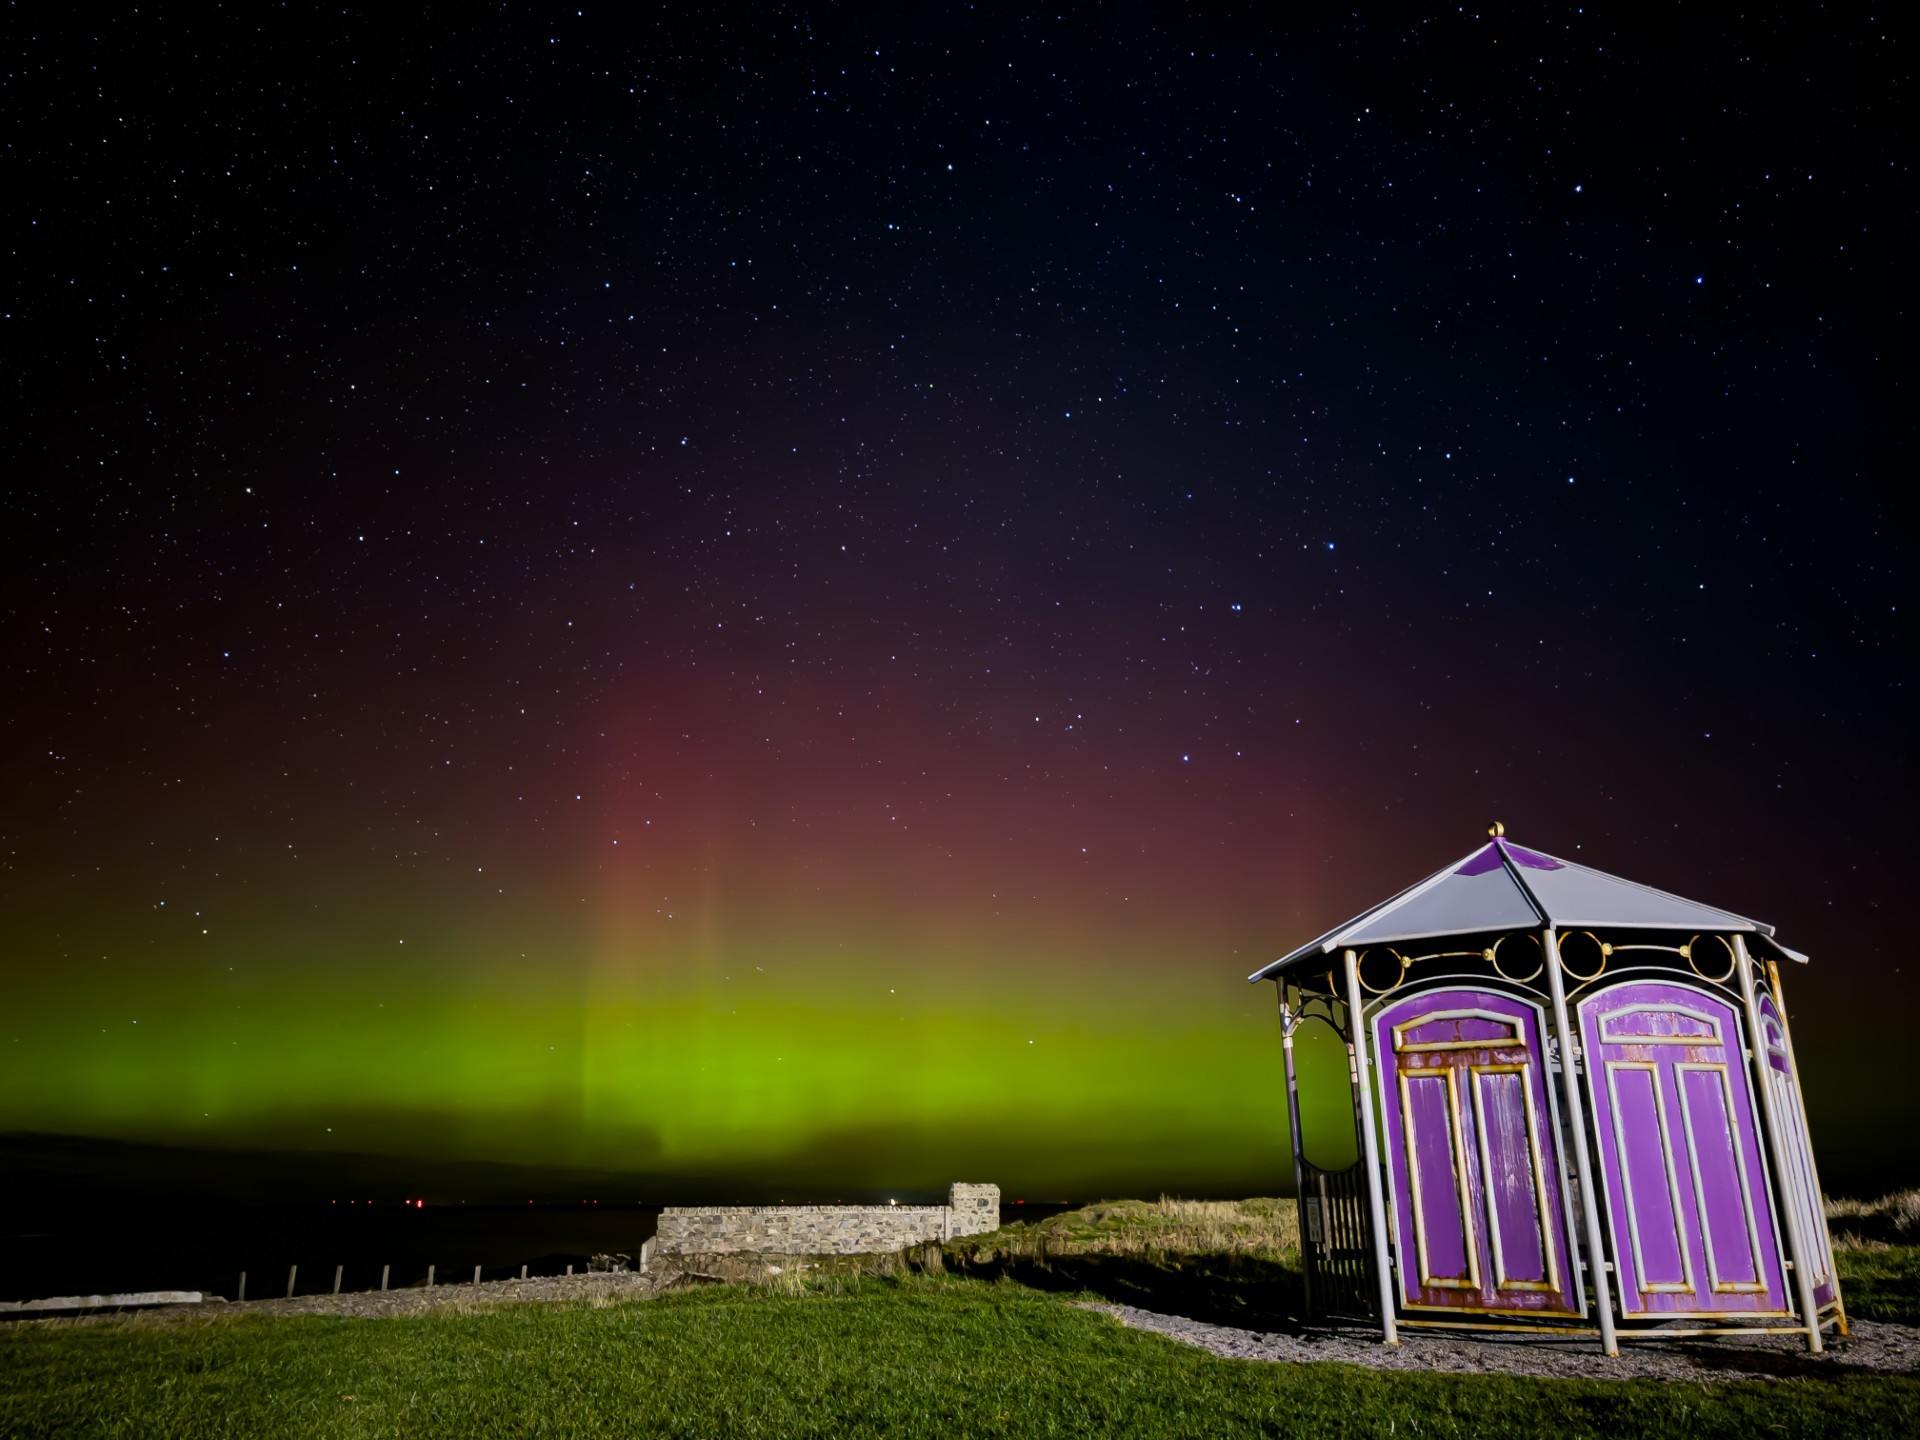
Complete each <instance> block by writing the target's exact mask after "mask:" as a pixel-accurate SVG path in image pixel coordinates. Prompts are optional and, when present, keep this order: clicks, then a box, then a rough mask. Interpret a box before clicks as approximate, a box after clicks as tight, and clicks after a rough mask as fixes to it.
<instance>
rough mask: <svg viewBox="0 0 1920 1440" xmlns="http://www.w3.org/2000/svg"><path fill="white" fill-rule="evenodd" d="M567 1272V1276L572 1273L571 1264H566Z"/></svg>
mask: <svg viewBox="0 0 1920 1440" xmlns="http://www.w3.org/2000/svg"><path fill="white" fill-rule="evenodd" d="M567 1274H568V1275H569V1276H571V1275H572V1274H573V1266H571V1265H569V1266H567Z"/></svg>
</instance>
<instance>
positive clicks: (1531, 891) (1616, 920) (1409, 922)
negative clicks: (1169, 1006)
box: [1247, 835, 1807, 980]
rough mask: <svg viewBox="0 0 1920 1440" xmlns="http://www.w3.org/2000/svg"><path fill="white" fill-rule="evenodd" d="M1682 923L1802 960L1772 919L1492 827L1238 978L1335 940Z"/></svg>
mask: <svg viewBox="0 0 1920 1440" xmlns="http://www.w3.org/2000/svg"><path fill="white" fill-rule="evenodd" d="M1547 925H1553V926H1555V927H1557V928H1560V929H1602V928H1604V929H1608V930H1689V931H1693V932H1696V933H1706V932H1708V931H1715V932H1718V933H1720V934H1723V935H1724V934H1731V933H1734V932H1740V933H1743V934H1748V935H1752V936H1754V937H1755V938H1756V940H1757V941H1758V942H1759V943H1760V947H1761V948H1763V949H1764V950H1766V951H1768V952H1769V953H1778V954H1780V955H1783V956H1785V957H1787V958H1788V959H1791V960H1798V961H1801V962H1802V963H1804V962H1805V961H1806V958H1807V957H1806V956H1804V955H1802V954H1800V953H1799V952H1798V951H1794V950H1789V949H1787V948H1786V947H1785V946H1784V945H1781V944H1780V943H1779V942H1778V941H1776V940H1774V939H1773V927H1772V926H1771V925H1767V924H1763V923H1762V922H1760V921H1758V920H1750V919H1748V918H1747V917H1746V916H1744V915H1736V914H1734V913H1733V912H1732V911H1731V910H1718V909H1715V908H1714V907H1713V906H1711V905H1702V904H1700V903H1699V902H1698V901H1695V900H1683V899H1681V898H1680V897H1679V896H1678V895H1669V894H1668V893H1667V892H1666V891H1664V890H1655V889H1653V888H1652V887H1650V886H1647V885H1640V884H1637V883H1635V882H1634V881H1632V880H1622V879H1621V878H1620V877H1619V876H1617V875H1609V874H1607V873H1606V872H1604V871H1601V870H1594V869H1591V868H1589V867H1588V866H1585V865H1576V864H1575V863H1574V862H1573V861H1571V860H1560V859H1557V858H1555V857H1554V856H1552V855H1544V854H1542V853H1541V852H1540V851H1538V850H1528V849H1525V848H1523V847H1522V846H1519V845H1515V844H1513V843H1511V842H1510V841H1508V840H1506V839H1505V838H1503V837H1502V836H1499V835H1496V836H1495V837H1494V838H1493V839H1492V840H1491V841H1489V842H1488V843H1487V844H1485V845H1483V846H1481V847H1480V848H1479V849H1478V850H1475V851H1474V852H1473V853H1472V854H1470V855H1467V856H1464V857H1463V858H1461V859H1459V860H1456V861H1455V862H1454V863H1453V864H1451V865H1449V866H1447V867H1446V868H1445V869H1443V870H1437V871H1435V872H1434V873H1433V874H1431V875H1429V876H1428V877H1427V878H1426V879H1424V880H1422V881H1421V882H1420V883H1419V884H1418V885H1415V886H1412V887H1411V888H1409V889H1406V890H1402V891H1401V892H1400V893H1399V894H1398V895H1395V896H1394V897H1393V898H1392V899H1390V900H1385V901H1382V902H1381V903H1380V904H1378V905H1376V906H1374V907H1373V908H1372V909H1371V910H1367V911H1363V912H1362V913H1361V914H1359V915H1356V916H1354V917H1353V919H1351V920H1349V921H1348V922H1347V923H1346V924H1344V925H1342V926H1340V927H1338V928H1337V929H1334V930H1329V931H1328V932H1327V933H1326V934H1324V935H1322V936H1321V937H1320V938H1319V939H1317V940H1313V941H1309V942H1308V943H1307V944H1305V945H1302V946H1301V947H1300V948H1299V949H1298V950H1295V951H1294V952H1293V953H1292V954H1290V955H1284V956H1282V957H1281V958H1280V959H1278V960H1275V961H1274V962H1273V963H1272V964H1270V965H1265V966H1262V967H1261V968H1260V969H1259V970H1256V971H1255V972H1254V973H1253V974H1251V975H1249V976H1248V977H1247V978H1248V979H1249V980H1268V979H1271V978H1273V976H1275V975H1276V974H1278V973H1279V972H1280V971H1282V970H1284V969H1285V968H1286V967H1287V966H1289V965H1291V964H1293V963H1294V962H1295V961H1297V960H1305V959H1307V958H1309V957H1311V956H1314V955H1326V954H1330V953H1332V952H1333V951H1335V950H1342V949H1347V948H1349V947H1351V948H1353V949H1362V948H1364V947H1366V946H1368V945H1389V944H1397V943H1399V942H1401V941H1405V940H1433V939H1438V938H1441V937H1443V936H1447V935H1484V934H1490V933H1493V932H1497V931H1501V930H1532V929H1537V928H1541V927H1544V926H1547Z"/></svg>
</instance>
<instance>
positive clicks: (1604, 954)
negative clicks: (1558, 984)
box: [1554, 930, 1613, 985]
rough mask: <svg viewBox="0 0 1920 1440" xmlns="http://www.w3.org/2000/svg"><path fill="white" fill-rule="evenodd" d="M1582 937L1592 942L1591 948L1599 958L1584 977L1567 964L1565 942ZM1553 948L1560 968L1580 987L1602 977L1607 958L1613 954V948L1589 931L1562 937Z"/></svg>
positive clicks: (1575, 932) (1605, 969) (1605, 968)
mask: <svg viewBox="0 0 1920 1440" xmlns="http://www.w3.org/2000/svg"><path fill="white" fill-rule="evenodd" d="M1583 935H1584V936H1585V937H1586V938H1587V939H1588V940H1590V941H1592V942H1593V947H1594V949H1595V950H1596V951H1597V952H1598V953H1599V956H1600V963H1599V964H1598V965H1596V966H1594V968H1593V969H1592V970H1591V971H1590V972H1588V973H1587V974H1584V975H1583V974H1581V973H1580V972H1579V971H1578V970H1576V969H1574V968H1573V966H1571V965H1569V964H1568V963H1567V942H1568V941H1569V940H1577V939H1579V938H1580V937H1581V936H1583ZM1554 948H1555V949H1557V950H1558V951H1559V952H1560V968H1561V969H1562V970H1564V971H1566V972H1567V974H1568V975H1569V976H1571V977H1572V978H1573V979H1574V980H1575V981H1577V982H1578V983H1579V984H1582V985H1585V984H1586V983H1587V982H1588V981H1589V980H1598V979H1599V978H1600V977H1601V976H1602V975H1604V974H1606V973H1607V960H1608V957H1610V956H1611V955H1612V954H1613V946H1611V945H1609V944H1607V942H1606V941H1604V940H1602V939H1601V938H1600V937H1599V936H1598V935H1596V934H1594V933H1593V932H1592V931H1591V930H1575V931H1574V932H1573V933H1572V934H1570V935H1562V936H1560V937H1559V938H1558V939H1557V940H1556V941H1555V942H1554Z"/></svg>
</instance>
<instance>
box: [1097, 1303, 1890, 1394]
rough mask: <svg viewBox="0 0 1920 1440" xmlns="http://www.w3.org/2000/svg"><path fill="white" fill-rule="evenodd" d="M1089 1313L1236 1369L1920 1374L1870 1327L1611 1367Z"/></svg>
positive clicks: (1569, 1357) (1586, 1347)
mask: <svg viewBox="0 0 1920 1440" xmlns="http://www.w3.org/2000/svg"><path fill="white" fill-rule="evenodd" d="M1087 1308H1089V1309H1091V1310H1098V1311H1101V1312H1103V1313H1104V1314H1107V1315H1111V1316H1113V1318H1114V1319H1116V1320H1118V1321H1119V1322H1120V1323H1121V1324H1122V1325H1127V1326H1130V1327H1132V1328H1133V1329H1136V1330H1149V1331H1152V1332H1153V1333H1154V1334H1156V1335H1165V1336H1168V1337H1169V1338H1171V1339H1174V1340H1179V1341H1182V1342H1184V1343H1186V1344H1188V1345H1197V1346H1199V1347H1200V1348H1201V1349H1202V1350H1210V1351H1212V1352H1213V1353H1214V1354H1215V1355H1222V1356H1225V1357H1227V1358H1228V1359H1232V1360H1284V1361H1290V1362H1296V1363H1302V1362H1305V1363H1310V1362H1313V1361H1316V1360H1337V1361H1341V1362H1343V1363H1345V1364H1348V1365H1366V1366H1369V1367H1371V1368H1373V1369H1376V1370H1430V1371H1441V1372H1451V1373H1454V1374H1460V1375H1488V1374H1501V1375H1535V1376H1543V1377H1547V1378H1553V1379H1574V1378H1577V1379H1583V1380H1638V1379H1648V1380H1747V1379H1754V1378H1766V1379H1783V1378H1794V1377H1815V1376H1818V1377H1823V1378H1835V1377H1837V1376H1840V1375H1843V1374H1847V1373H1850V1372H1860V1371H1873V1372H1877V1373H1880V1374H1893V1375H1900V1374H1908V1375H1910V1374H1915V1373H1920V1329H1914V1328H1912V1327H1910V1326H1906V1325H1880V1324H1875V1323H1874V1322H1873V1321H1870V1320H1855V1321H1854V1322H1853V1335H1852V1337H1851V1338H1850V1339H1846V1340H1841V1339H1837V1338H1835V1337H1833V1336H1832V1335H1831V1334H1829V1336H1828V1337H1827V1349H1826V1351H1825V1352H1824V1353H1822V1354H1819V1355H1809V1354H1808V1353H1807V1348H1806V1341H1805V1340H1804V1339H1803V1338H1799V1337H1795V1336H1791V1335H1747V1336H1729V1337H1727V1338H1725V1339H1720V1340H1706V1339H1674V1340H1636V1341H1628V1342H1626V1343H1625V1344H1623V1345H1621V1347H1620V1355H1619V1357H1618V1358H1617V1359H1611V1360H1610V1359H1608V1358H1607V1357H1606V1356H1604V1355H1602V1354H1601V1353H1600V1351H1599V1348H1598V1346H1597V1344H1596V1343H1595V1342H1594V1341H1592V1340H1572V1339H1569V1340H1564V1341H1562V1340H1551V1339H1538V1338H1534V1337H1517V1338H1509V1337H1504V1336H1502V1337H1497V1338H1496V1337H1492V1336H1489V1337H1485V1338H1479V1337H1476V1338H1473V1339H1467V1338H1462V1337H1458V1336H1440V1335H1432V1334H1410V1333H1407V1332H1402V1335H1401V1342H1400V1344H1399V1345H1397V1346H1394V1345H1383V1344H1381V1343H1380V1341H1379V1339H1378V1338H1377V1337H1374V1336H1369V1335H1366V1334H1362V1333H1360V1332H1358V1331H1346V1332H1336V1331H1331V1330H1323V1331H1308V1332H1306V1333H1303V1334H1299V1335H1294V1334H1282V1333H1268V1332H1261V1331H1257V1330H1236V1329H1234V1328H1233V1327H1232V1326H1228V1325H1211V1324H1208V1323H1206V1322H1204V1321H1200V1320H1188V1319H1185V1318H1183V1317H1181V1316H1178V1315H1161V1314H1157V1313H1156V1312H1154V1311H1152V1310H1140V1309H1136V1308H1135V1307H1133V1306H1131V1305H1113V1304H1108V1303H1105V1302H1099V1301H1095V1302H1089V1303H1088V1307H1087Z"/></svg>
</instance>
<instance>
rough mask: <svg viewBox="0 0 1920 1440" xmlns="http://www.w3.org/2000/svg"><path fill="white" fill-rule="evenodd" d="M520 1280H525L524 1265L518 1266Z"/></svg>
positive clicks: (525, 1268) (525, 1269)
mask: <svg viewBox="0 0 1920 1440" xmlns="http://www.w3.org/2000/svg"><path fill="white" fill-rule="evenodd" d="M520 1278H521V1279H522V1280H524V1279H526V1278H527V1267H526V1265H525V1264H524V1263H522V1265H521V1266H520Z"/></svg>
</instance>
